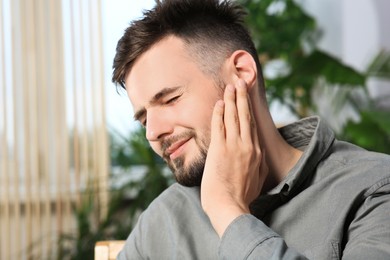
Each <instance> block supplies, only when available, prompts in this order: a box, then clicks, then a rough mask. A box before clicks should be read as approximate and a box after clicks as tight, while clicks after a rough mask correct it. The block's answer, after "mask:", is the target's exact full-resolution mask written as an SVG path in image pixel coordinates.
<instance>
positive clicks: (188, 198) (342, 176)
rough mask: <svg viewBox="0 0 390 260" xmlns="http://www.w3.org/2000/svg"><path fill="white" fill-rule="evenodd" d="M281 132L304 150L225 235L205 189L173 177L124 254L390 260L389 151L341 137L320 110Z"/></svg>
mask: <svg viewBox="0 0 390 260" xmlns="http://www.w3.org/2000/svg"><path fill="white" fill-rule="evenodd" d="M280 132H281V134H282V136H283V137H284V138H285V140H286V141H287V142H288V143H290V144H291V145H292V146H294V147H296V148H298V149H301V150H303V151H304V153H303V155H302V157H301V158H300V160H299V162H298V163H297V164H296V165H295V166H294V167H293V169H292V170H291V171H290V172H289V174H288V176H287V177H286V178H285V180H284V181H283V182H282V183H280V184H279V185H278V186H277V187H275V188H274V189H272V190H271V191H270V192H268V193H267V194H266V195H262V196H260V197H259V198H258V199H257V200H256V201H254V202H253V203H252V205H251V212H252V214H247V215H242V216H240V217H238V218H237V219H235V220H234V221H233V222H232V223H231V224H230V225H229V226H228V228H227V229H226V231H225V233H224V235H223V237H222V238H221V239H219V237H218V235H217V234H216V232H215V231H214V229H213V227H212V225H211V223H210V221H209V219H208V217H207V216H206V215H205V213H204V212H203V210H202V207H201V205H200V199H199V188H198V187H194V188H187V187H183V186H180V185H178V184H173V185H172V186H171V187H170V188H168V189H167V190H166V191H165V192H163V193H162V194H161V195H160V196H159V197H158V198H157V199H155V200H154V202H153V203H152V204H151V205H150V206H149V208H148V209H147V210H146V211H145V212H144V213H143V214H142V215H141V217H140V218H139V221H138V224H137V225H136V227H135V228H134V230H133V231H132V232H131V234H130V236H129V238H128V239H127V241H126V244H125V247H124V249H123V250H122V252H121V253H120V255H119V256H118V259H178V260H179V259H305V258H309V259H341V258H342V259H390V156H388V155H384V154H379V153H373V152H368V151H366V150H363V149H361V148H359V147H356V146H354V145H352V144H349V143H346V142H341V141H338V140H336V139H335V137H334V134H333V132H332V131H331V130H330V129H329V128H328V127H327V126H326V125H325V123H324V122H322V121H321V120H320V119H319V118H318V117H310V118H306V119H304V120H301V121H298V122H296V123H294V124H291V125H288V126H286V127H283V128H281V129H280Z"/></svg>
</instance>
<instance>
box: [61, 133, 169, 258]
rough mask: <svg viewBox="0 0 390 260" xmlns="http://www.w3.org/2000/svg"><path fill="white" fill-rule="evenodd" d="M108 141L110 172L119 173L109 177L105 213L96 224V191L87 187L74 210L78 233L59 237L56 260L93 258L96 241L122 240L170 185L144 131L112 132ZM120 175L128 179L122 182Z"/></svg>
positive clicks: (164, 168)
mask: <svg viewBox="0 0 390 260" xmlns="http://www.w3.org/2000/svg"><path fill="white" fill-rule="evenodd" d="M110 140H111V147H110V151H111V162H112V169H113V171H115V169H117V170H119V171H120V172H119V173H113V174H112V175H111V177H110V181H111V190H110V200H109V203H108V205H107V206H108V214H107V216H106V217H105V218H104V219H103V220H101V221H96V215H97V211H98V205H96V201H95V199H94V196H95V194H96V191H95V190H93V188H92V187H94V186H93V185H89V187H90V188H87V190H86V192H85V194H84V195H83V196H82V198H83V199H82V205H81V206H80V207H74V209H73V211H74V212H75V218H76V221H77V230H76V232H72V233H69V234H64V235H63V236H62V237H61V238H60V241H59V251H58V257H57V258H58V259H77V260H82V259H83V260H84V259H93V258H94V246H95V243H96V242H97V241H100V240H125V239H126V238H127V237H128V235H129V233H130V231H131V230H132V228H133V226H134V225H135V223H136V221H137V218H138V215H139V214H140V213H141V212H142V211H144V210H145V209H146V208H147V207H148V205H149V204H150V203H151V202H152V200H153V199H154V198H156V197H157V196H158V195H159V194H160V193H161V192H162V191H163V190H165V189H166V188H167V187H168V186H169V185H170V184H171V183H172V182H173V179H172V176H171V174H170V173H169V172H168V171H167V169H166V166H165V164H164V163H163V161H162V159H161V158H160V157H158V156H157V155H156V154H155V153H154V152H153V151H152V149H151V148H150V146H149V144H148V142H147V141H146V139H145V131H144V130H143V129H140V130H138V131H135V132H132V133H131V134H130V137H124V136H121V135H120V134H119V133H115V134H114V133H113V134H111V136H110ZM138 166H139V168H137V167H138ZM123 175H126V176H127V177H129V178H125V179H122V178H121V177H123ZM140 175H141V176H140Z"/></svg>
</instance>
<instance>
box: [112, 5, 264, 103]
mask: <svg viewBox="0 0 390 260" xmlns="http://www.w3.org/2000/svg"><path fill="white" fill-rule="evenodd" d="M245 15H246V12H245V11H244V9H243V8H242V7H241V6H240V5H239V4H237V3H235V1H228V0H223V1H219V0H160V1H156V5H155V7H154V8H153V9H151V10H148V11H145V12H144V14H143V18H141V19H140V20H136V21H133V22H132V23H131V24H130V26H129V27H128V28H127V29H126V30H125V33H124V35H123V36H122V38H121V39H120V40H119V42H118V45H117V48H116V55H115V58H114V63H113V76H112V81H113V82H114V83H115V84H116V85H118V84H119V85H120V86H121V87H123V88H124V89H125V88H126V86H125V84H124V80H125V77H126V75H127V74H128V73H129V71H130V70H131V68H132V66H133V65H134V62H135V61H136V60H137V59H138V58H139V57H140V56H141V55H142V54H143V53H145V52H146V51H148V50H149V49H150V48H151V47H152V46H153V45H154V44H156V43H157V42H159V41H160V40H162V39H164V38H165V37H168V36H175V37H178V38H180V39H181V40H183V42H184V44H185V46H186V48H187V51H188V53H189V55H190V56H191V57H193V58H194V60H195V61H196V62H197V64H198V65H199V67H200V69H201V70H202V71H203V72H204V73H207V74H209V75H211V76H212V77H213V78H214V79H219V72H220V68H221V66H222V63H223V61H224V60H225V59H226V58H228V57H229V56H230V55H231V54H232V53H233V52H234V51H236V50H245V51H247V52H248V53H250V54H251V55H252V57H253V59H254V60H255V62H256V65H257V70H258V82H259V87H260V90H261V91H260V93H261V95H262V96H263V97H264V86H263V78H262V72H261V66H260V62H259V59H258V56H257V52H256V49H255V47H254V44H253V41H252V39H251V37H250V35H249V32H248V30H247V29H246V28H245V26H244V17H245Z"/></svg>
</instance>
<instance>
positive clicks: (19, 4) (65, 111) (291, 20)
mask: <svg viewBox="0 0 390 260" xmlns="http://www.w3.org/2000/svg"><path fill="white" fill-rule="evenodd" d="M240 2H241V3H242V4H243V5H244V6H245V8H246V9H247V11H248V13H249V14H250V15H249V16H248V19H247V20H246V23H247V25H248V27H249V29H250V31H251V34H252V36H253V38H254V41H255V44H256V47H257V49H258V53H259V57H260V60H261V62H262V65H263V70H264V77H265V79H266V85H267V95H268V98H269V100H270V107H271V113H272V115H273V117H274V120H275V123H276V124H277V125H279V126H282V125H285V124H288V123H290V122H293V121H295V120H297V119H299V118H302V117H305V116H310V115H314V114H319V115H321V117H323V119H324V120H326V121H327V122H328V123H329V125H330V126H331V127H332V128H333V129H334V131H335V132H336V134H337V136H338V137H339V138H340V139H343V140H347V141H350V142H353V143H356V144H358V145H360V146H363V147H365V148H366V149H368V150H373V151H378V152H384V153H388V154H390V31H389V28H388V24H390V16H388V15H387V13H386V12H387V10H390V2H389V1H387V0H373V1H365V0H326V1H325V0H296V1H292V0H241V1H240ZM153 5H154V1H153V0H147V1H145V0H143V1H141V0H85V1H84V0H83V1H82V0H62V1H61V0H0V86H1V87H0V230H1V232H0V243H1V244H0V259H92V258H93V247H94V244H95V242H96V241H99V240H109V239H115V240H121V239H126V237H127V236H128V234H129V233H130V231H131V228H132V226H133V225H134V223H135V221H136V219H137V216H138V215H139V214H140V213H141V212H142V211H143V210H144V209H145V208H146V207H147V206H148V205H149V203H150V202H151V201H152V200H153V199H154V198H155V197H156V196H158V194H160V192H161V191H162V190H164V189H165V188H166V187H168V186H169V185H170V184H171V183H172V182H173V180H172V177H171V175H170V172H169V170H168V169H167V168H166V167H165V166H164V164H163V162H162V161H161V160H160V159H159V158H158V157H157V156H156V155H155V154H154V153H153V152H152V151H151V149H150V148H149V146H148V144H147V142H146V141H145V139H144V137H143V135H144V132H143V130H142V129H141V128H140V127H139V125H138V124H136V123H134V122H133V121H132V109H131V105H130V103H129V100H128V98H127V96H126V93H125V92H124V91H122V90H120V89H117V88H116V87H115V86H114V85H113V84H112V83H111V73H112V69H111V66H112V60H113V57H114V55H115V47H116V43H117V41H118V40H119V38H120V37H121V36H122V34H123V31H124V30H125V28H126V27H127V26H128V25H129V22H130V21H131V20H133V19H136V18H139V17H141V15H142V10H144V9H149V8H151V7H152V6H153Z"/></svg>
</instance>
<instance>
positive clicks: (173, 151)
mask: <svg viewBox="0 0 390 260" xmlns="http://www.w3.org/2000/svg"><path fill="white" fill-rule="evenodd" d="M190 139H191V138H186V139H182V140H180V141H177V142H175V143H173V144H171V145H170V146H169V147H168V148H167V149H166V150H165V154H166V155H167V157H169V158H170V159H171V160H174V159H176V158H177V157H178V155H179V153H180V150H181V149H180V148H182V146H183V145H184V144H185V143H187V142H188V140H190Z"/></svg>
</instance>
